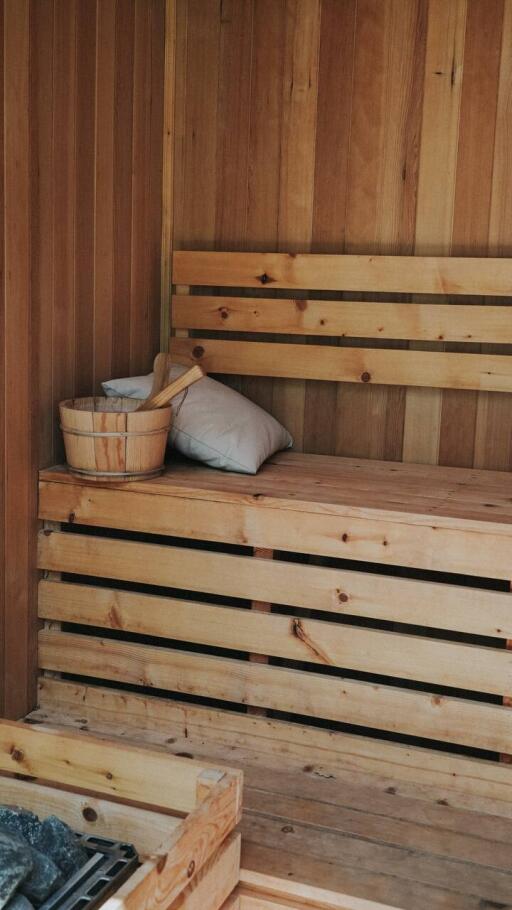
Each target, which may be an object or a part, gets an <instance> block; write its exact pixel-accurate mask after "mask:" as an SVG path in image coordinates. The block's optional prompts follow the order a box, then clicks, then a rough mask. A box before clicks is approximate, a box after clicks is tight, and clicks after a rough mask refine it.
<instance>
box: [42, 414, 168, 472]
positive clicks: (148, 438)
mask: <svg viewBox="0 0 512 910" xmlns="http://www.w3.org/2000/svg"><path fill="white" fill-rule="evenodd" d="M139 404H140V401H138V400H137V399H135V398H100V397H98V398H70V399H69V400H68V401H62V402H61V403H60V405H59V408H60V419H61V429H62V432H63V434H64V444H65V447H66V459H67V462H68V465H69V468H70V470H71V472H72V473H74V474H79V475H80V476H81V477H83V476H86V477H89V478H90V479H91V480H101V481H103V482H104V481H108V480H112V481H120V480H132V479H133V480H136V479H139V478H143V477H154V476H155V475H156V474H159V473H160V472H161V471H162V470H163V467H164V459H165V447H166V444H167V436H168V433H169V429H170V426H171V416H172V408H171V406H170V405H168V407H165V408H156V409H155V410H152V411H136V408H137V407H138V405H139Z"/></svg>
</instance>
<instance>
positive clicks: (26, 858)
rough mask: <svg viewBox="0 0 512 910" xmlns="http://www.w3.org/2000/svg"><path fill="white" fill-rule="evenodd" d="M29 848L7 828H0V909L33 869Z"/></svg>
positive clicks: (0, 909)
mask: <svg viewBox="0 0 512 910" xmlns="http://www.w3.org/2000/svg"><path fill="white" fill-rule="evenodd" d="M33 865H34V864H33V860H32V856H31V853H30V848H29V846H28V845H27V844H25V843H24V842H23V841H22V840H21V838H19V837H18V836H17V835H16V834H13V833H12V831H9V830H8V829H7V828H0V910H2V908H3V907H5V905H6V904H7V903H8V902H9V900H10V899H11V897H12V896H13V894H14V892H15V891H16V889H17V888H18V887H19V886H20V885H21V884H22V883H23V882H24V881H25V880H26V879H27V878H28V876H29V874H30V873H31V872H32V869H33Z"/></svg>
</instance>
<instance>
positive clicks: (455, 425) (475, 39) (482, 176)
mask: <svg viewBox="0 0 512 910" xmlns="http://www.w3.org/2000/svg"><path fill="white" fill-rule="evenodd" d="M503 12H504V8H503V0H486V2H485V3H482V2H481V0H477V2H475V0H473V2H471V3H470V4H469V6H468V14H467V24H466V40H465V52H464V73H463V80H462V99H461V111H460V126H459V143H458V156H457V178H456V189H455V210H454V223H453V235H452V252H453V253H455V254H456V255H464V254H466V255H468V254H469V253H473V254H474V255H476V256H479V255H485V254H486V252H487V250H488V242H489V225H490V214H491V197H492V172H493V162H494V138H495V130H496V114H497V104H498V80H499V72H500V54H501V45H502V35H503ZM477 408H478V393H477V392H455V391H453V390H448V391H445V392H444V393H443V406H442V415H441V433H440V451H439V457H440V461H441V462H442V463H443V464H451V465H461V466H468V467H469V466H471V465H472V464H473V462H474V449H475V433H476V418H477Z"/></svg>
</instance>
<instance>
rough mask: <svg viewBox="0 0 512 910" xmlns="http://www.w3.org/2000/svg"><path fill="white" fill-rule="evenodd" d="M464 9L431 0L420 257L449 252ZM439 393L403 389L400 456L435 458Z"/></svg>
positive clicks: (463, 2) (459, 1) (460, 0)
mask: <svg viewBox="0 0 512 910" xmlns="http://www.w3.org/2000/svg"><path fill="white" fill-rule="evenodd" d="M466 12H467V0H453V2H452V3H445V2H444V0H430V7H429V17H428V34H427V48H426V57H425V73H424V85H423V122H422V129H421V146H420V148H421V153H420V165H419V173H418V204H417V212H416V229H415V231H416V243H415V252H416V253H417V254H419V255H424V256H428V255H432V256H442V255H448V254H449V252H450V246H451V238H452V231H453V212H454V201H455V178H456V173H457V148H458V135H459V117H460V99H461V90H462V67H463V59H464V58H463V55H464V37H465V31H466ZM411 347H417V348H420V349H421V348H423V349H425V348H428V345H425V344H423V345H422V344H417V345H411ZM442 397H443V396H442V391H441V390H440V389H408V390H407V392H406V408H405V423H404V441H403V458H404V460H405V461H419V462H422V463H427V464H436V462H437V461H438V458H439V439H440V431H441V405H442Z"/></svg>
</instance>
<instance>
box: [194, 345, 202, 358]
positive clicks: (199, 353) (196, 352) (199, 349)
mask: <svg viewBox="0 0 512 910" xmlns="http://www.w3.org/2000/svg"><path fill="white" fill-rule="evenodd" d="M192 354H193V355H194V357H195V358H196V360H200V359H201V357H203V356H204V348H203V347H201V345H200V344H198V345H196V347H195V348H194V350H193V351H192Z"/></svg>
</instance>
